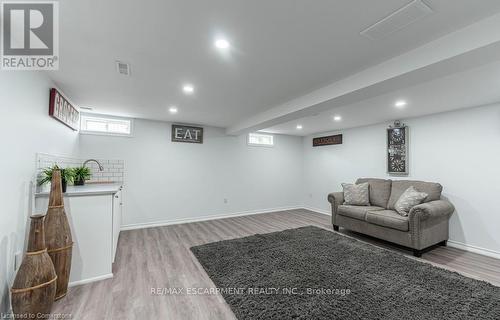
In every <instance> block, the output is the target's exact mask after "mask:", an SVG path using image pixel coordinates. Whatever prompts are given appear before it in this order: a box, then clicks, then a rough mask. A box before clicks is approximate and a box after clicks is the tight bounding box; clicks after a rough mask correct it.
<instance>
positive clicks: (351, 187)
mask: <svg viewBox="0 0 500 320" xmlns="http://www.w3.org/2000/svg"><path fill="white" fill-rule="evenodd" d="M369 187H370V185H369V184H368V182H365V183H360V184H350V183H342V188H344V204H348V205H351V206H369V205H370V194H369Z"/></svg>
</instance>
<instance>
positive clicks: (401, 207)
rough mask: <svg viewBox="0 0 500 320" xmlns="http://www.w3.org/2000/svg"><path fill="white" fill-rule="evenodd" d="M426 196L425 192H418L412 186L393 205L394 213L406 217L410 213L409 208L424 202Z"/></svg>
mask: <svg viewBox="0 0 500 320" xmlns="http://www.w3.org/2000/svg"><path fill="white" fill-rule="evenodd" d="M427 196H428V194H427V193H425V192H419V191H418V190H417V189H415V188H414V187H413V186H411V187H409V188H408V189H406V191H405V192H403V194H402V195H401V196H400V197H399V199H398V201H396V204H395V205H394V209H396V211H397V212H398V213H399V214H400V215H402V216H404V217H406V216H407V215H408V213H410V210H411V208H413V207H414V206H416V205H419V204H421V203H422V202H424V200H425V198H427Z"/></svg>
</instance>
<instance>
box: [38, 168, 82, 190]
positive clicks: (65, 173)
mask: <svg viewBox="0 0 500 320" xmlns="http://www.w3.org/2000/svg"><path fill="white" fill-rule="evenodd" d="M54 170H60V171H61V184H62V191H63V192H66V187H67V185H68V182H69V183H72V182H73V177H74V173H73V170H72V169H70V168H66V169H64V168H59V166H58V165H54V166H53V167H48V168H45V169H43V171H42V178H41V179H40V180H39V181H38V185H40V186H41V185H43V184H46V183H48V182H51V181H52V172H54Z"/></svg>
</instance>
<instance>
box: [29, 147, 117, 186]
mask: <svg viewBox="0 0 500 320" xmlns="http://www.w3.org/2000/svg"><path fill="white" fill-rule="evenodd" d="M85 160H86V159H78V158H72V157H67V156H57V155H50V154H45V153H38V154H37V162H36V163H37V166H36V175H37V178H39V177H40V174H41V172H42V170H43V169H44V168H47V167H52V166H54V165H56V164H57V165H58V166H59V167H61V168H68V167H79V166H81V165H82V164H83V162H84V161H85ZM97 161H99V162H100V163H101V165H102V166H103V169H104V170H103V171H100V170H99V166H98V165H97V164H96V163H95V162H89V163H88V164H87V167H89V168H90V170H91V172H92V177H91V178H90V182H123V180H124V171H125V162H124V161H123V160H109V159H97Z"/></svg>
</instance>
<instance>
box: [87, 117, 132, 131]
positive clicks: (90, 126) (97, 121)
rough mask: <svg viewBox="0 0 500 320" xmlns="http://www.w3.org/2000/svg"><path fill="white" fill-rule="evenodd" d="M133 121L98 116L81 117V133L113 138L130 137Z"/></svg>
mask: <svg viewBox="0 0 500 320" xmlns="http://www.w3.org/2000/svg"><path fill="white" fill-rule="evenodd" d="M132 124H133V123H132V119H125V118H116V117H108V116H97V115H83V114H82V115H81V117H80V133H82V134H100V135H112V136H130V135H131V134H132Z"/></svg>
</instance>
